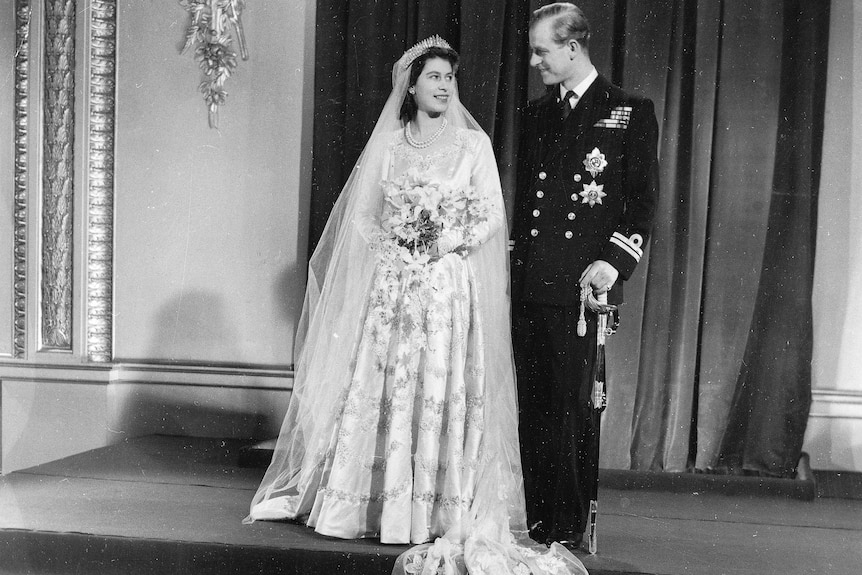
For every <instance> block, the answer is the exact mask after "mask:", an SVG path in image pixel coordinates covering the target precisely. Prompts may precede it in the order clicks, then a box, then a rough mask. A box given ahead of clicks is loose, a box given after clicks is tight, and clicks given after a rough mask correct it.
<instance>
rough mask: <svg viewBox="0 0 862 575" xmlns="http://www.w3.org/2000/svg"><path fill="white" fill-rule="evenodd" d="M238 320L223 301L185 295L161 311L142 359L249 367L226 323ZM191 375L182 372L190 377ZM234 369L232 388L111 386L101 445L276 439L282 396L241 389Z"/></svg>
mask: <svg viewBox="0 0 862 575" xmlns="http://www.w3.org/2000/svg"><path fill="white" fill-rule="evenodd" d="M280 311H281V310H279V312H280ZM241 313H243V310H241V309H237V310H227V309H226V306H225V304H224V299H223V298H222V297H221V296H219V295H217V294H215V293H213V292H210V291H207V290H200V289H198V290H190V291H185V292H183V293H181V294H179V295H177V296H175V297H173V298H171V299H170V300H168V301H167V302H165V303H164V304H163V305H162V306H161V308H160V310H159V312H158V314H157V315H156V318H155V321H154V324H153V328H152V335H151V339H150V342H149V345H148V346H147V349H148V353H147V358H148V359H149V360H150V361H153V362H155V363H167V364H170V363H176V364H181V365H183V366H201V367H202V368H206V367H214V368H218V367H228V366H237V365H249V364H248V363H244V362H243V359H244V358H242V357H240V355H241V351H240V349H241V348H242V346H241V345H239V342H238V340H237V338H238V337H239V336H238V331H237V329H235V328H234V324H233V321H232V317H231V316H232V314H241ZM194 369H195V368H194V367H190V368H189V370H188V371H189V372H190V373H192V374H193V372H194ZM237 369H238V377H237V380H236V381H237V383H236V384H235V385H234V384H225V385H218V384H217V385H198V384H195V383H194V377H193V376H192V377H191V381H192V383H189V376H188V373H186V374H184V376H183V378H184V381H183V382H171V381H170V380H168V381H159V382H156V381H149V380H148V381H130V380H120V381H114V382H112V383H111V384H110V385H109V386H108V410H109V414H108V421H109V439H108V443H117V442H119V441H122V440H124V439H127V438H130V437H138V436H142V435H150V434H165V435H181V436H194V437H220V438H242V439H264V438H267V437H270V436H271V435H272V434H273V433H275V434H277V433H278V426H279V425H280V423H281V418H282V417H283V415H284V412H285V411H286V409H287V402H288V399H289V396H290V394H289V393H288V392H287V391H286V390H285V389H262V388H259V387H255V388H247V387H244V386H243V385H242V379H243V378H242V368H241V367H239V368H237ZM183 371H184V372H185V371H187V370H186V369H185V367H184V368H183ZM232 371H233V370H232Z"/></svg>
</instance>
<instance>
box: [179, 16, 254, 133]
mask: <svg viewBox="0 0 862 575" xmlns="http://www.w3.org/2000/svg"><path fill="white" fill-rule="evenodd" d="M179 3H180V5H181V6H182V7H183V8H185V9H186V11H187V12H188V13H189V15H190V16H191V23H190V24H189V27H188V30H187V31H186V43H185V45H183V48H182V50H181V51H180V53H182V54H185V53H186V52H188V51H189V49H191V48H192V47H195V60H197V61H198V62H199V63H200V68H201V70H203V72H204V75H205V78H204V81H203V82H201V83H200V91H201V92H202V93H203V95H204V100H205V101H206V103H207V109H208V115H209V126H210V128H218V107H219V106H221V105H222V104H224V103H225V99H226V98H227V92H226V91H225V89H224V83H225V81H226V80H227V79H228V78H229V77H230V75H231V73H232V72H233V70H234V69H235V68H236V52H235V51H234V49H233V47H232V43H233V40H232V38H231V35H230V29H231V28H232V29H233V34H234V36H235V37H236V43H237V45H238V46H239V53H240V56H241V57H242V59H243V60H248V50H247V48H246V45H245V34H244V32H243V29H242V20H241V16H242V9H243V7H244V4H245V2H244V0H179Z"/></svg>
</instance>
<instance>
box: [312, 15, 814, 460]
mask: <svg viewBox="0 0 862 575" xmlns="http://www.w3.org/2000/svg"><path fill="white" fill-rule="evenodd" d="M542 3H544V2H542ZM542 3H540V2H537V1H535V0H500V1H494V2H490V1H481V0H445V1H442V2H441V1H434V0H393V1H392V2H386V3H384V2H378V1H375V0H347V1H346V0H319V1H318V3H317V39H316V76H315V115H314V121H315V124H314V166H313V189H312V214H311V222H310V230H311V242H310V243H311V245H312V246H313V245H314V244H315V242H316V239H317V237H318V236H319V234H320V232H321V230H322V227H323V224H324V223H325V221H326V217H327V215H328V213H329V209H330V208H331V206H332V204H333V202H334V201H335V198H336V197H337V195H338V192H339V191H340V189H341V186H342V185H343V183H344V181H345V180H346V178H347V171H348V170H350V169H351V167H352V165H353V163H354V161H355V160H356V158H357V157H358V156H359V153H360V151H361V150H362V147H363V145H364V144H365V140H366V138H367V135H368V133H369V132H370V130H371V128H372V127H373V124H374V121H375V119H376V116H377V114H378V113H379V110H380V109H381V108H382V105H383V101H384V99H385V97H386V95H387V94H388V93H389V89H390V70H391V65H392V62H394V61H395V60H396V59H397V58H398V56H399V55H400V54H401V53H402V52H403V50H404V49H405V47H408V46H410V45H412V44H413V43H414V42H416V41H418V40H420V39H422V38H425V37H427V36H430V35H432V34H440V35H442V36H444V37H445V38H447V39H448V40H449V41H450V42H451V43H452V44H453V46H454V47H455V48H456V49H457V50H458V51H459V52H460V54H461V57H462V67H461V71H460V74H459V86H460V91H461V99H462V100H463V101H464V103H465V105H466V106H467V107H468V109H469V110H470V111H471V112H472V113H473V114H474V115H475V116H476V118H477V119H478V120H479V122H480V123H481V125H482V126H483V128H485V129H486V130H487V131H488V132H489V134H491V135H492V141H493V142H494V145H495V152H496V154H497V158H498V163H499V165H500V171H501V175H502V178H503V187H504V193H505V194H506V195H507V206H508V207H511V200H512V197H513V195H514V189H513V183H514V171H513V170H514V168H513V166H514V164H515V162H514V158H515V156H516V153H517V150H516V144H517V133H518V122H519V110H520V108H521V107H522V106H523V104H524V103H525V102H526V101H527V99H528V98H531V97H536V96H537V95H539V94H540V93H541V91H542V90H543V89H544V88H543V86H541V83H540V82H539V81H538V78H537V77H536V76H535V73H534V72H531V71H529V68H528V56H529V53H528V48H527V42H528V41H527V22H528V19H529V14H530V11H531V10H532V9H534V8H535V7H537V5H539V4H542ZM577 4H579V5H580V6H581V8H583V9H584V11H585V12H586V14H587V15H588V17H589V18H590V21H591V24H592V27H593V36H592V40H591V45H590V53H591V56H592V59H593V61H594V63H595V64H596V67H597V68H598V69H599V71H600V72H601V73H603V74H605V75H606V76H607V77H609V78H610V79H612V80H613V81H614V82H615V83H618V84H620V85H621V86H622V87H623V88H624V89H626V90H629V91H635V92H640V93H643V94H645V95H647V96H649V97H650V98H652V99H653V101H654V102H655V104H656V112H657V114H658V116H659V117H658V120H659V125H660V127H661V141H660V163H661V196H660V204H659V209H658V212H657V216H656V222H655V230H654V233H653V238H652V243H651V246H650V248H649V250H648V257H647V263H646V264H645V265H641V267H640V268H639V269H638V270H637V271H636V273H635V275H634V277H633V278H632V280H631V281H630V282H629V283H628V285H627V286H626V298H627V303H626V304H625V305H624V306H623V308H622V310H621V315H622V326H621V330H620V331H619V333H618V334H616V335H614V336H613V337H611V338H609V340H608V347H607V351H608V363H609V366H608V370H609V374H608V379H609V406H608V409H607V411H606V412H605V422H604V426H603V433H602V465H603V466H605V467H616V468H629V467H631V468H633V469H643V470H654V471H658V470H666V471H683V470H692V469H697V470H708V471H718V472H732V473H764V474H770V475H778V476H791V475H792V474H793V473H794V469H795V465H796V461H797V460H798V457H799V450H800V449H801V442H802V436H803V434H804V430H805V423H806V421H807V417H808V405H809V402H810V386H811V377H810V361H811V304H810V300H811V289H812V287H811V286H812V277H813V258H814V248H815V245H814V238H815V222H816V200H817V189H818V185H819V170H820V165H819V164H820V155H821V147H822V146H821V137H822V126H823V100H824V94H825V73H826V64H827V59H826V46H827V40H828V22H829V2H828V0H820V1H817V2H807V3H806V2H802V1H800V0H781V1H776V2H766V1H763V0H732V1H730V0H650V1H648V2H647V1H631V0H628V1H627V0H584V1H581V2H577Z"/></svg>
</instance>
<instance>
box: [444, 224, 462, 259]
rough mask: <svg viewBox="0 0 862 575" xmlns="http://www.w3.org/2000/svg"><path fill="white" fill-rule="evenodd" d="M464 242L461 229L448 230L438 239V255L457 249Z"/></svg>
mask: <svg viewBox="0 0 862 575" xmlns="http://www.w3.org/2000/svg"><path fill="white" fill-rule="evenodd" d="M463 244H464V234H462V233H461V231H460V230H446V231H444V232H443V234H442V235H441V236H440V239H438V240H437V255H439V256H441V257H442V256H445V255H446V254H448V253H450V252H453V251H456V250H458V249H459V248H461V247H462V246H463Z"/></svg>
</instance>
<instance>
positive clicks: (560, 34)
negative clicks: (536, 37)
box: [530, 2, 590, 52]
mask: <svg viewBox="0 0 862 575" xmlns="http://www.w3.org/2000/svg"><path fill="white" fill-rule="evenodd" d="M548 18H553V19H554V22H553V30H554V41H555V42H557V44H565V43H566V42H568V41H569V40H575V41H576V42H577V43H578V44H580V45H581V46H582V47H583V48H584V49H585V50H587V52H589V49H590V23H589V21H588V20H587V17H586V16H585V15H584V12H583V10H581V9H580V8H578V7H577V6H575V5H574V4H572V3H570V2H555V3H553V4H548V5H547V6H542V7H541V8H539V9H538V10H536V11H534V12H533V16H532V17H531V18H530V27H531V28H532V27H533V26H534V25H535V24H536V23H537V22H540V21H542V20H546V19H548Z"/></svg>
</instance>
